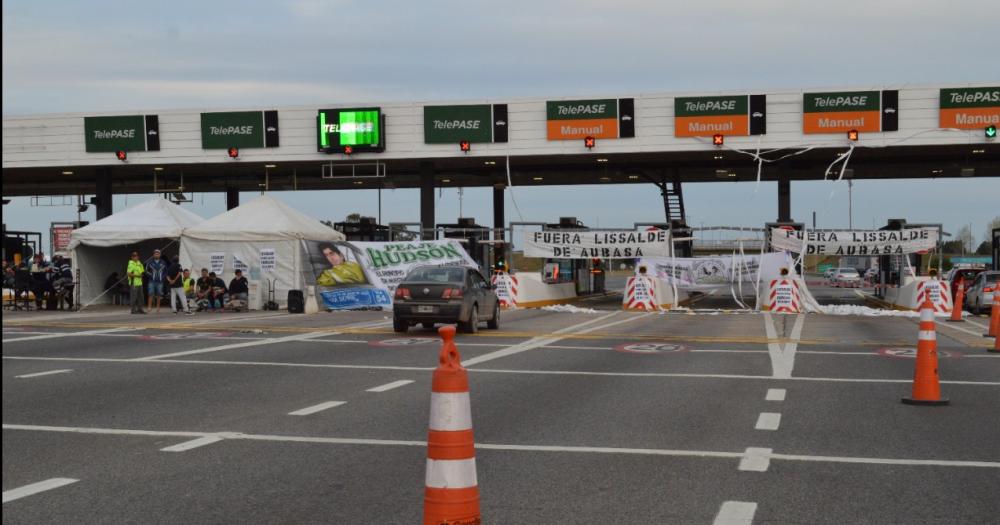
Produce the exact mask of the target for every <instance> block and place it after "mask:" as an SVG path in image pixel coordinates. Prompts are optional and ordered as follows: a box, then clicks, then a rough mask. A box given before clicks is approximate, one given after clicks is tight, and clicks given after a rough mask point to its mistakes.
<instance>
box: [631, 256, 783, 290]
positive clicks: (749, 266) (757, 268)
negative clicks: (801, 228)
mask: <svg viewBox="0 0 1000 525" xmlns="http://www.w3.org/2000/svg"><path fill="white" fill-rule="evenodd" d="M642 267H645V268H646V275H648V276H650V277H656V278H658V279H662V280H664V281H667V282H676V284H677V286H678V287H680V288H684V289H690V290H696V289H710V288H718V287H720V286H728V285H729V284H730V283H734V282H737V281H739V282H743V283H756V282H757V274H758V272H759V273H760V274H761V279H762V280H764V281H766V280H768V279H773V278H775V277H777V276H779V275H781V269H782V268H789V269H792V260H791V257H790V256H789V255H788V254H787V253H765V254H764V255H763V256H760V255H738V256H736V257H732V256H723V257H694V258H683V257H678V258H674V259H670V258H663V257H647V258H644V259H641V260H639V263H638V264H636V271H637V274H638V269H639V268H642ZM793 271H794V270H793Z"/></svg>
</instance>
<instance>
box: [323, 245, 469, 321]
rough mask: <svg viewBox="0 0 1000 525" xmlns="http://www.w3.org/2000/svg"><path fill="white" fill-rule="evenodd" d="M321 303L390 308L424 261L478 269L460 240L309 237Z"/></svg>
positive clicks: (338, 307) (342, 307) (332, 307)
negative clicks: (327, 239)
mask: <svg viewBox="0 0 1000 525" xmlns="http://www.w3.org/2000/svg"><path fill="white" fill-rule="evenodd" d="M303 243H304V244H305V248H306V252H307V253H308V254H309V258H310V260H311V261H312V268H313V273H314V275H315V276H316V285H317V290H318V295H319V296H320V300H321V305H322V307H325V308H327V309H330V310H347V309H359V308H373V309H380V308H388V307H391V306H392V296H393V293H394V292H395V291H396V287H397V286H398V285H399V283H400V281H402V280H403V278H404V277H406V274H407V273H409V271H410V270H412V269H414V268H416V267H418V266H466V267H469V268H478V265H477V264H476V262H475V261H473V260H472V258H471V257H469V254H468V253H466V251H465V249H463V248H462V245H461V244H459V242H458V241H454V240H440V241H413V242H353V241H352V242H347V241H333V242H316V241H303Z"/></svg>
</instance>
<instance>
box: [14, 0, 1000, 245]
mask: <svg viewBox="0 0 1000 525" xmlns="http://www.w3.org/2000/svg"><path fill="white" fill-rule="evenodd" d="M998 20H1000V1H997V0H970V1H960V2H941V1H940V0H935V1H918V0H879V1H877V2H873V1H870V0H869V1H840V2H836V3H826V2H819V3H817V2H801V1H792V0H788V1H775V0H758V1H752V2H749V1H746V0H733V1H730V0H716V1H713V2H701V3H698V2H657V1H647V2H639V1H631V0H618V1H615V2H596V1H589V0H573V1H550V2H545V1H538V0H536V1H530V2H522V1H507V2H502V3H481V2H438V1H426V0H425V1H423V2H413V1H405V2H389V1H381V2H372V1H368V2H360V1H351V0H293V1H287V2H260V3H247V2H242V1H240V2H236V1H214V2H205V1H199V2H189V1H173V2H159V3H147V2H134V1H117V2H112V1H100V0H95V1H90V2H65V1H57V0H50V1H45V2H38V1H25V0H7V1H5V2H3V114H4V115H15V114H31V113H52V112H101V111H124V110H137V109H169V108H186V107H220V108H224V107H232V106H243V107H246V106H255V105H261V106H281V105H298V104H302V105H315V106H317V107H319V106H321V105H324V104H329V103H365V102H389V101H414V100H417V101H423V100H427V101H433V100H447V99H474V98H486V97H490V98H502V97H520V96H540V97H545V96H569V95H582V96H590V95H609V94H612V95H613V94H618V93H624V94H635V93H640V92H669V91H690V90H706V91H716V90H746V91H756V90H766V89H782V90H786V89H799V88H807V87H816V86H872V87H875V86H879V85H883V84H891V85H894V86H899V85H905V84H911V83H912V84H935V83H957V84H961V83H966V82H994V81H997V82H1000V52H998V51H997V46H996V40H997V34H996V33H997V21H998ZM684 191H685V194H686V197H687V198H686V204H687V207H688V211H689V223H691V224H693V225H696V226H697V225H699V224H700V223H705V224H706V225H721V224H727V225H730V224H742V225H747V226H759V225H761V224H762V223H763V222H764V221H768V220H773V219H774V218H775V217H776V214H777V209H776V208H777V197H776V191H777V190H776V187H775V184H774V183H765V184H761V185H760V186H759V187H757V186H756V185H755V184H753V183H715V184H691V185H687V186H685V190H684ZM457 193H458V192H457V191H456V190H454V189H451V190H445V191H444V192H442V195H441V199H440V200H439V207H438V212H437V219H438V221H439V222H445V221H448V222H450V221H452V220H454V219H455V218H456V217H457V216H458V212H459V200H458V195H457ZM510 193H511V192H508V194H510ZM847 195H848V191H847V186H846V183H839V184H838V183H831V182H825V183H824V182H809V183H798V182H796V183H793V184H792V213H793V216H794V218H795V219H797V220H800V221H805V222H807V223H808V222H811V214H812V212H813V211H816V212H817V223H818V224H817V225H818V226H819V227H846V226H847V224H848V218H847V215H848V213H847V209H848V202H847ZM998 195H1000V180H997V179H961V180H956V179H948V180H941V181H902V182H901V181H891V182H889V181H885V182H883V181H860V182H857V183H855V186H854V225H855V227H871V226H872V224H875V225H877V226H878V225H882V224H884V223H885V220H886V219H887V218H889V217H904V218H907V219H908V220H910V221H911V222H918V221H921V222H943V223H944V224H945V227H946V229H948V230H950V231H956V230H957V229H958V228H959V227H961V225H963V224H970V223H971V224H972V227H973V231H974V233H975V235H976V237H977V239H981V237H982V235H983V233H984V228H985V224H986V223H987V222H988V221H989V220H990V219H991V218H992V217H994V216H996V215H998V214H1000V205H997V202H998V201H997V196H998ZM277 196H278V197H279V198H282V199H284V200H286V201H287V202H290V203H293V204H295V205H297V206H299V207H300V209H302V210H303V211H305V212H307V213H309V214H311V215H313V216H315V217H317V218H323V219H327V218H329V219H335V220H341V219H343V217H344V216H346V215H347V214H348V213H350V212H354V211H357V212H361V213H363V214H366V215H376V214H377V196H376V195H375V193H374V192H371V191H351V192H346V191H345V192H310V193H306V192H301V193H281V194H278V195H277ZM513 197H515V198H516V199H517V204H518V207H519V208H520V210H521V212H522V215H523V219H524V220H526V221H536V220H538V221H542V220H544V221H552V220H555V219H557V218H558V217H559V216H566V215H576V216H578V217H579V218H581V219H582V220H584V222H586V223H587V224H588V225H597V224H598V223H599V224H600V225H601V226H631V224H632V223H633V222H637V221H639V222H642V221H657V220H662V217H663V209H662V204H661V202H660V200H659V195H658V192H657V191H656V190H655V188H653V187H652V186H627V187H626V186H621V187H616V188H613V189H609V188H608V187H606V186H605V187H602V188H601V189H600V190H599V191H598V190H596V189H595V188H594V187H591V186H577V187H565V188H516V189H515V190H514V192H513ZM243 198H244V199H247V198H249V195H245V196H244V197H243ZM139 199H141V197H137V196H131V197H129V199H128V202H129V203H135V202H138V200H139ZM196 200H197V202H198V203H199V204H198V205H195V206H191V209H192V210H193V211H195V212H196V213H199V214H201V215H204V216H206V217H207V216H211V215H213V214H216V213H219V212H222V211H224V209H225V201H224V198H223V197H222V196H221V195H213V194H207V195H204V196H202V195H198V196H196ZM202 200H203V201H204V205H201V204H200V203H201V202H202ZM124 203H125V199H124V198H119V199H117V200H116V204H115V209H116V210H120V209H122V207H123V206H124ZM462 208H463V209H462V211H463V215H466V216H472V217H476V218H477V219H478V220H479V222H480V223H481V224H490V222H491V221H492V212H491V198H490V195H489V190H486V189H470V190H467V191H466V192H465V196H464V199H463V201H462ZM507 209H508V211H507V217H508V220H519V219H520V218H519V217H517V213H516V211H515V208H514V206H513V203H512V202H511V195H508V203H507ZM3 215H4V222H5V223H6V224H7V226H8V228H11V229H21V230H44V229H47V226H48V223H49V222H50V221H60V220H74V219H75V218H76V209H75V207H44V208H42V207H31V206H30V202H29V200H28V199H15V200H14V202H13V203H12V204H10V205H8V206H5V207H4V212H3ZM84 218H85V219H90V220H92V219H93V211H92V210H91V211H90V212H88V213H87V214H85V217H84ZM418 219H419V206H418V204H417V192H416V191H415V190H394V191H386V192H383V222H389V221H399V222H414V221H416V220H418ZM46 246H47V245H46Z"/></svg>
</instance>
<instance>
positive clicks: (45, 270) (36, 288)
mask: <svg viewBox="0 0 1000 525" xmlns="http://www.w3.org/2000/svg"><path fill="white" fill-rule="evenodd" d="M51 273H52V265H50V264H49V263H48V262H46V261H45V257H44V255H42V254H41V253H36V254H35V258H34V260H33V261H32V263H31V293H33V294H34V295H35V308H37V309H39V310H41V309H42V299H44V297H45V294H47V293H48V294H51V293H54V292H55V290H54V289H53V288H52V281H50V280H49V274H51Z"/></svg>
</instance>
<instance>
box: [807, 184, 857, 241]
mask: <svg viewBox="0 0 1000 525" xmlns="http://www.w3.org/2000/svg"><path fill="white" fill-rule="evenodd" d="M853 190H854V180H853V179H847V229H848V230H853V229H854V191H853ZM815 227H816V225H815V224H814V225H813V228H815Z"/></svg>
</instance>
